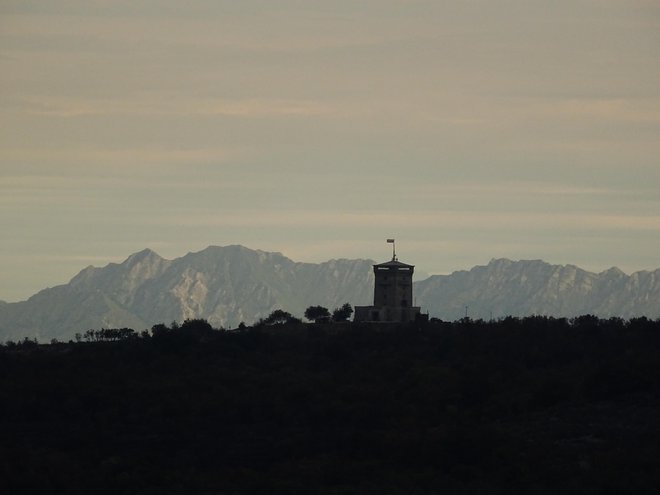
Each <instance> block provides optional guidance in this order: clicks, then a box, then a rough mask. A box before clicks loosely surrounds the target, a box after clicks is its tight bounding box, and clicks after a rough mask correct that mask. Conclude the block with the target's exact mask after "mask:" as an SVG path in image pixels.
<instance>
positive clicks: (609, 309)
mask: <svg viewBox="0 0 660 495" xmlns="http://www.w3.org/2000/svg"><path fill="white" fill-rule="evenodd" d="M415 294H416V298H417V302H418V304H420V305H421V306H422V308H427V309H428V310H429V311H430V314H431V315H432V316H437V317H439V318H442V319H447V320H455V319H457V318H461V317H463V316H465V307H466V306H467V307H468V315H469V316H470V317H471V318H483V319H488V318H490V317H491V316H492V317H494V318H499V317H502V316H508V315H514V316H525V315H532V314H538V315H548V316H566V317H572V316H578V315H582V314H594V315H597V316H600V317H605V318H606V317H610V316H620V317H622V318H630V317H633V316H648V317H652V318H657V317H660V270H656V271H653V272H646V271H643V272H637V273H633V274H632V275H630V276H629V275H626V274H625V273H623V272H622V271H621V270H619V269H617V268H610V269H609V270H606V271H604V272H601V273H591V272H588V271H585V270H582V269H580V268H578V267H576V266H573V265H565V266H563V265H550V264H548V263H545V262H543V261H540V260H532V261H511V260H507V259H497V260H492V261H491V262H490V263H489V264H488V265H486V266H475V267H474V268H472V269H471V270H470V271H458V272H454V273H452V274H451V275H434V276H432V277H429V278H428V279H426V280H423V281H420V282H417V284H416V285H415Z"/></svg>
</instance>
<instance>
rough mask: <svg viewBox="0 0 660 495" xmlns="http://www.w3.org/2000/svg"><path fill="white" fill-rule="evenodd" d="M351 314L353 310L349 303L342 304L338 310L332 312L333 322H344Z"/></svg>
mask: <svg viewBox="0 0 660 495" xmlns="http://www.w3.org/2000/svg"><path fill="white" fill-rule="evenodd" d="M352 314H353V308H352V307H351V305H350V304H349V303H344V305H343V306H342V307H340V308H335V309H334V311H333V312H332V320H333V321H346V320H348V319H349V318H350V317H351V315H352Z"/></svg>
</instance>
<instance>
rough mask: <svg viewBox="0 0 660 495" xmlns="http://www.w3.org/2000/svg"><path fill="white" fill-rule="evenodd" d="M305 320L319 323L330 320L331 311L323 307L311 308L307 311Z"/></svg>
mask: <svg viewBox="0 0 660 495" xmlns="http://www.w3.org/2000/svg"><path fill="white" fill-rule="evenodd" d="M305 318H307V319H308V320H309V321H318V320H322V319H329V318H330V311H329V310H328V308H324V307H323V306H310V307H309V308H307V309H306V310H305Z"/></svg>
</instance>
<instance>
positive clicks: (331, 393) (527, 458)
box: [0, 316, 660, 494]
mask: <svg viewBox="0 0 660 495" xmlns="http://www.w3.org/2000/svg"><path fill="white" fill-rule="evenodd" d="M120 334H121V333H117V334H112V335H114V336H118V335H119V336H121V335H124V336H125V335H128V334H126V333H124V334H121V335H120ZM108 335H110V334H108ZM112 335H111V336H112ZM117 338H119V337H117ZM658 356H660V322H658V321H656V322H653V321H649V320H646V319H636V320H631V321H628V322H625V321H623V320H619V319H612V320H598V319H596V318H593V317H589V316H585V317H581V318H578V319H575V320H570V321H568V320H565V319H552V318H526V319H514V318H509V319H506V320H502V321H499V322H493V323H483V322H473V321H463V322H456V323H443V322H435V323H430V324H428V325H427V326H424V327H398V328H397V327H382V326H377V327H369V326H357V325H350V324H344V325H334V326H333V325H325V326H322V325H301V324H292V325H280V326H272V327H260V328H246V329H244V330H242V331H235V332H220V331H214V330H212V329H210V328H208V327H205V326H203V325H198V326H196V327H194V328H187V329H186V328H185V326H184V328H174V329H170V328H168V327H165V326H163V325H161V326H159V327H158V328H155V329H154V332H153V336H147V335H143V336H142V337H139V338H138V337H136V336H130V335H129V336H128V337H127V338H124V339H123V340H118V341H116V342H80V343H75V344H74V343H70V344H54V345H48V346H46V345H36V344H34V343H32V342H24V343H22V344H20V345H11V346H4V347H2V348H1V349H0V403H1V404H2V408H0V491H1V492H2V493H11V494H20V493H80V494H83V493H84V494H88V493H100V494H103V493H108V494H110V493H112V494H117V493H122V494H131V493H135V494H150V493H154V494H156V493H158V494H169V493H177V494H178V493H181V494H184V493H185V494H189V493H195V494H198V493H202V494H204V493H208V494H211V493H213V494H224V493H227V494H238V493H241V494H242V493H255V494H257V493H264V494H272V493H300V494H303V493H304V494H308V493H326V494H344V493H346V494H348V493H361V494H363V493H364V494H371V493H373V494H388V493H389V494H397V493H406V494H411V493H412V494H417V493H419V494H425V493H428V494H431V493H475V494H476V493H489V494H490V493H492V494H497V493H502V494H504V493H538V494H546V493H548V494H549V493H557V492H563V493H581V494H583V493H587V494H589V493H594V494H595V493H622V492H629V493H648V492H651V491H653V490H654V489H655V488H656V487H657V486H660V471H659V470H658V469H657V467H658V466H657V464H658V459H660V364H659V360H658Z"/></svg>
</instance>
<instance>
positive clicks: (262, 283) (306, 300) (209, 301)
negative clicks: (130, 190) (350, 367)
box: [0, 246, 373, 341]
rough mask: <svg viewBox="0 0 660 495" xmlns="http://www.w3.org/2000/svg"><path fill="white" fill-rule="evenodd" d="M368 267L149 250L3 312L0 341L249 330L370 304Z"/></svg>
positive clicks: (225, 252) (233, 251)
mask: <svg viewBox="0 0 660 495" xmlns="http://www.w3.org/2000/svg"><path fill="white" fill-rule="evenodd" d="M372 264H373V261H370V260H331V261H327V262H325V263H320V264H312V263H296V262H294V261H292V260H290V259H289V258H286V257H285V256H283V255H281V254H279V253H267V252H264V251H254V250H251V249H248V248H245V247H242V246H227V247H217V246H211V247H209V248H207V249H205V250H203V251H200V252H197V253H189V254H187V255H186V256H183V257H181V258H177V259H175V260H165V259H163V258H161V257H160V256H158V254H156V253H155V252H153V251H151V250H148V249H146V250H144V251H141V252H139V253H135V254H133V255H131V256H130V257H129V258H128V259H127V260H126V261H124V262H123V263H121V264H116V263H111V264H109V265H107V266H105V267H103V268H94V267H88V268H85V269H84V270H82V271H81V272H80V273H79V274H78V275H76V276H75V277H74V278H73V279H72V280H71V281H70V282H69V283H68V284H66V285H60V286H57V287H53V288H51V289H45V290H42V291H41V292H39V293H37V294H35V295H34V296H32V297H31V298H30V299H28V300H27V301H22V302H18V303H9V304H6V305H0V341H4V340H7V339H16V338H22V337H24V336H31V337H32V336H36V337H37V338H38V339H39V340H40V341H49V340H50V339H52V338H58V339H70V338H73V336H74V335H75V333H76V332H84V331H86V330H88V329H90V328H100V327H106V328H107V327H123V326H128V327H132V328H135V329H144V328H150V327H151V326H152V325H153V324H155V323H160V322H165V323H169V322H171V321H173V320H177V321H179V322H181V321H183V320H184V319H186V318H206V319H208V320H209V322H211V323H212V324H213V325H215V326H218V327H219V326H225V327H235V326H237V325H238V324H239V322H241V321H245V322H246V323H251V322H254V321H255V320H257V319H259V318H260V317H264V316H266V315H268V314H269V313H270V312H271V311H272V310H273V309H277V308H282V309H285V310H287V311H289V312H291V313H293V314H296V315H299V316H301V317H302V314H303V312H304V311H305V308H307V307H308V306H310V305H316V304H321V305H324V306H328V307H330V308H331V309H332V308H333V307H336V306H339V305H341V304H343V303H344V302H347V301H350V302H351V303H353V304H367V303H368V302H369V297H370V294H371V292H372V286H373V276H372V273H371V266H372Z"/></svg>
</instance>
